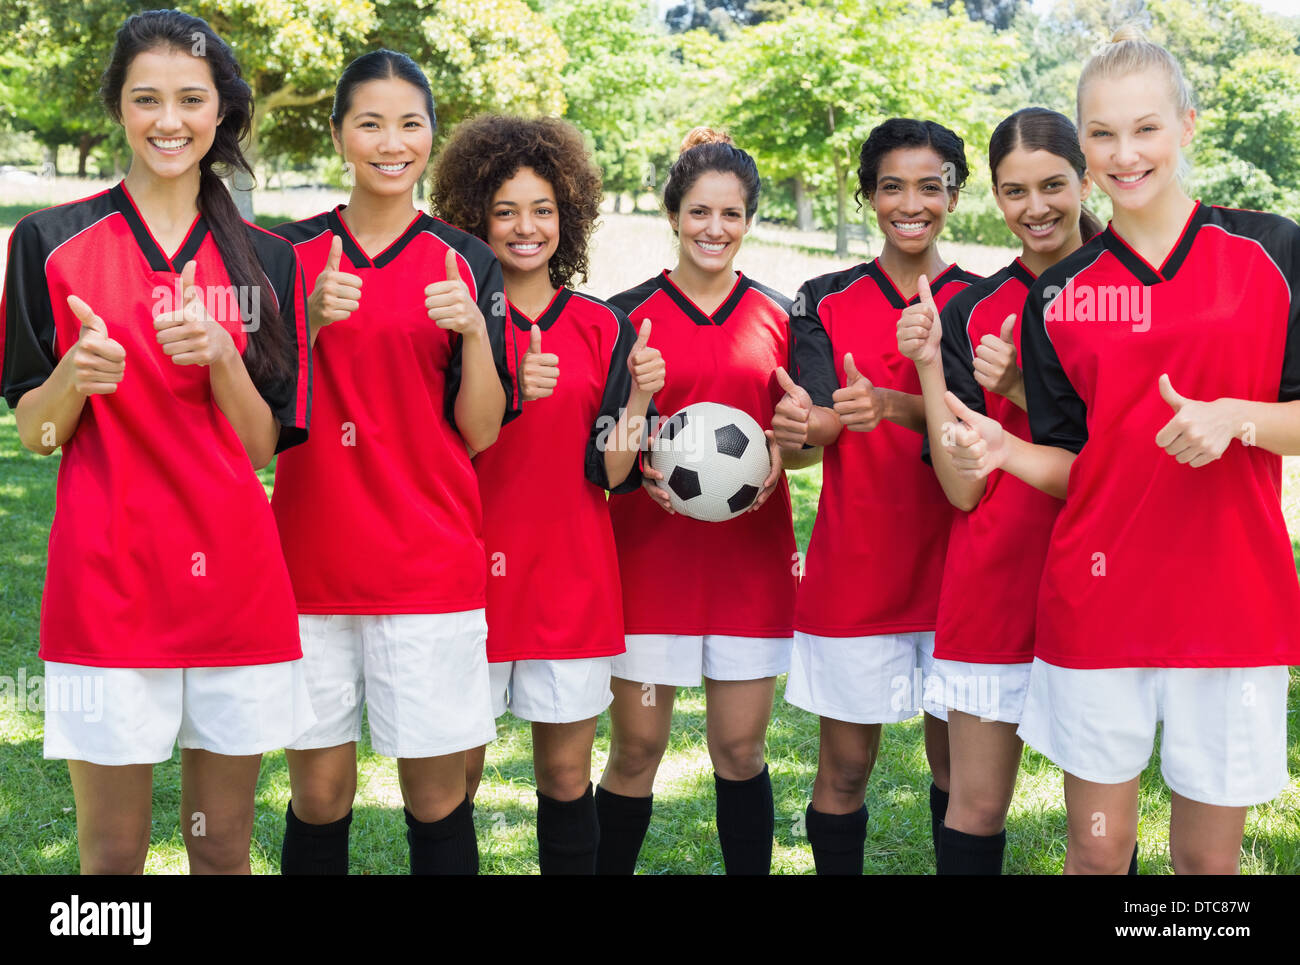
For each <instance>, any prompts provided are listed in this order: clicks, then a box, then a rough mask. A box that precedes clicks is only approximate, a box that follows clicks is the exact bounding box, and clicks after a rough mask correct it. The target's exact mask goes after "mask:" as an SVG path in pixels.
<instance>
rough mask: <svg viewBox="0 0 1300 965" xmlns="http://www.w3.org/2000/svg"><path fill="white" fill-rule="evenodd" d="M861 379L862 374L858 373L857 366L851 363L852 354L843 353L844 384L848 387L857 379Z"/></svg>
mask: <svg viewBox="0 0 1300 965" xmlns="http://www.w3.org/2000/svg"><path fill="white" fill-rule="evenodd" d="M860 378H862V373H861V372H859V371H858V367H857V365H855V364H854V362H853V353H852V352H845V353H844V384H845V386H846V387H847V386H850V385H852V384H853V383H854V382H856V381H858V379H860Z"/></svg>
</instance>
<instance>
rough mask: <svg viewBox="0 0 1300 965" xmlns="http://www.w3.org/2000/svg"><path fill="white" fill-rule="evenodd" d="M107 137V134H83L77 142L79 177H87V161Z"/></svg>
mask: <svg viewBox="0 0 1300 965" xmlns="http://www.w3.org/2000/svg"><path fill="white" fill-rule="evenodd" d="M105 137H107V135H105V134H83V135H81V139H80V140H79V141H78V142H77V177H79V178H84V177H85V176H86V159H87V158H88V157H89V156H90V152H91V150H92V149H93V148H94V147H95V146H96V145H97V144H99V143H100V141H102V140H104V138H105Z"/></svg>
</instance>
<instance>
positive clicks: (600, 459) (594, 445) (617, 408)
mask: <svg viewBox="0 0 1300 965" xmlns="http://www.w3.org/2000/svg"><path fill="white" fill-rule="evenodd" d="M614 314H615V315H616V316H617V318H618V340H617V341H616V342H615V343H614V349H613V351H612V352H611V353H610V357H609V366H608V370H607V372H606V374H605V390H604V392H603V393H602V394H601V398H600V412H599V413H598V414H597V416H596V421H595V422H594V423H593V424H592V426H591V433H590V435H589V436H588V438H587V456H586V467H585V473H586V477H587V479H588V480H589V481H590V482H592V483H593V484H594V485H597V486H599V487H601V488H602V489H609V491H610V492H612V493H614V494H615V495H619V494H622V493H630V492H635V491H636V490H637V489H639V488H640V487H641V460H639V459H637V460H635V461H633V463H632V469H631V471H630V472H629V473H628V476H627V478H626V479H625V480H623V481H622V482H621V483H619V484H618V485H617V486H615V487H613V488H612V489H610V485H609V476H608V475H607V474H606V472H605V449H606V444H607V442H608V440H609V439H610V437H611V435H613V432H614V428H615V427H616V426H617V425H618V420H619V419H620V418H622V416H623V411H624V410H625V409H626V408H627V399H628V396H629V395H631V394H632V373H631V372H629V371H628V368H627V357H628V355H629V354H630V353H631V351H632V346H633V345H635V344H636V339H637V332H636V329H635V328H633V327H632V323H631V321H629V320H628V317H627V316H626V315H624V314H623V313H622V312H619V311H615V313H614ZM656 415H657V410H656V409H655V404H654V399H651V400H650V405H649V406H648V407H647V408H646V421H647V424H653V423H652V420H653V419H654V418H655V416H656ZM647 437H648V433H647Z"/></svg>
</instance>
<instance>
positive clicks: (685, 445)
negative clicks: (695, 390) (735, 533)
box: [650, 402, 772, 523]
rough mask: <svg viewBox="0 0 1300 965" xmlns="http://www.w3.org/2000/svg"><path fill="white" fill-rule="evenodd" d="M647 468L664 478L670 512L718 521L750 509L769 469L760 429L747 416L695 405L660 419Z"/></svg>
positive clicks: (710, 404)
mask: <svg viewBox="0 0 1300 965" xmlns="http://www.w3.org/2000/svg"><path fill="white" fill-rule="evenodd" d="M650 464H651V465H652V466H653V467H654V468H655V469H657V470H658V471H659V472H661V473H663V474H664V479H663V482H662V483H660V485H661V486H662V487H663V488H664V489H666V490H667V491H668V495H669V497H670V499H671V500H672V504H673V509H675V510H676V511H677V512H679V513H683V514H685V515H686V516H690V517H691V518H692V519H699V520H704V521H706V522H713V523H717V522H722V521H723V520H727V519H731V518H733V517H735V516H739V515H740V514H741V513H743V512H744V511H745V510H747V509H748V508H749V507H750V506H752V505H753V503H754V499H755V497H757V496H758V493H759V491H760V490H761V489H762V488H763V480H764V479H766V478H767V474H768V473H769V472H771V471H772V461H771V459H770V458H769V456H768V454H767V439H766V438H765V437H764V435H763V429H762V427H761V426H759V424H758V423H757V422H755V421H754V419H753V418H752V417H751V416H749V415H748V414H747V413H745V412H742V411H741V410H739V409H735V408H732V407H731V406H729V405H720V404H719V403H717V402H696V403H695V404H693V405H688V406H686V408H684V409H681V410H680V411H679V412H677V413H676V414H674V415H673V416H672V417H671V418H669V419H666V420H664V421H663V422H662V423H661V424H660V427H659V432H658V434H657V435H656V436H655V438H654V440H653V441H652V442H651V444H650Z"/></svg>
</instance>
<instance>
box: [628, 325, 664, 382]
mask: <svg viewBox="0 0 1300 965" xmlns="http://www.w3.org/2000/svg"><path fill="white" fill-rule="evenodd" d="M649 341H650V319H648V318H646V319H642V320H641V330H640V332H638V333H637V337H636V342H635V343H634V344H633V346H632V351H631V352H629V353H628V356H627V370H628V371H629V372H631V373H632V382H633V391H637V392H641V393H644V394H645V395H654V394H655V393H656V392H658V391H660V390H661V389H662V388H663V387H664V378H665V376H666V375H667V373H668V370H667V367H666V366H665V365H664V357H663V355H662V354H661V353H660V352H659V350H658V349H657V348H650V346H649V344H648V343H649Z"/></svg>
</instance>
